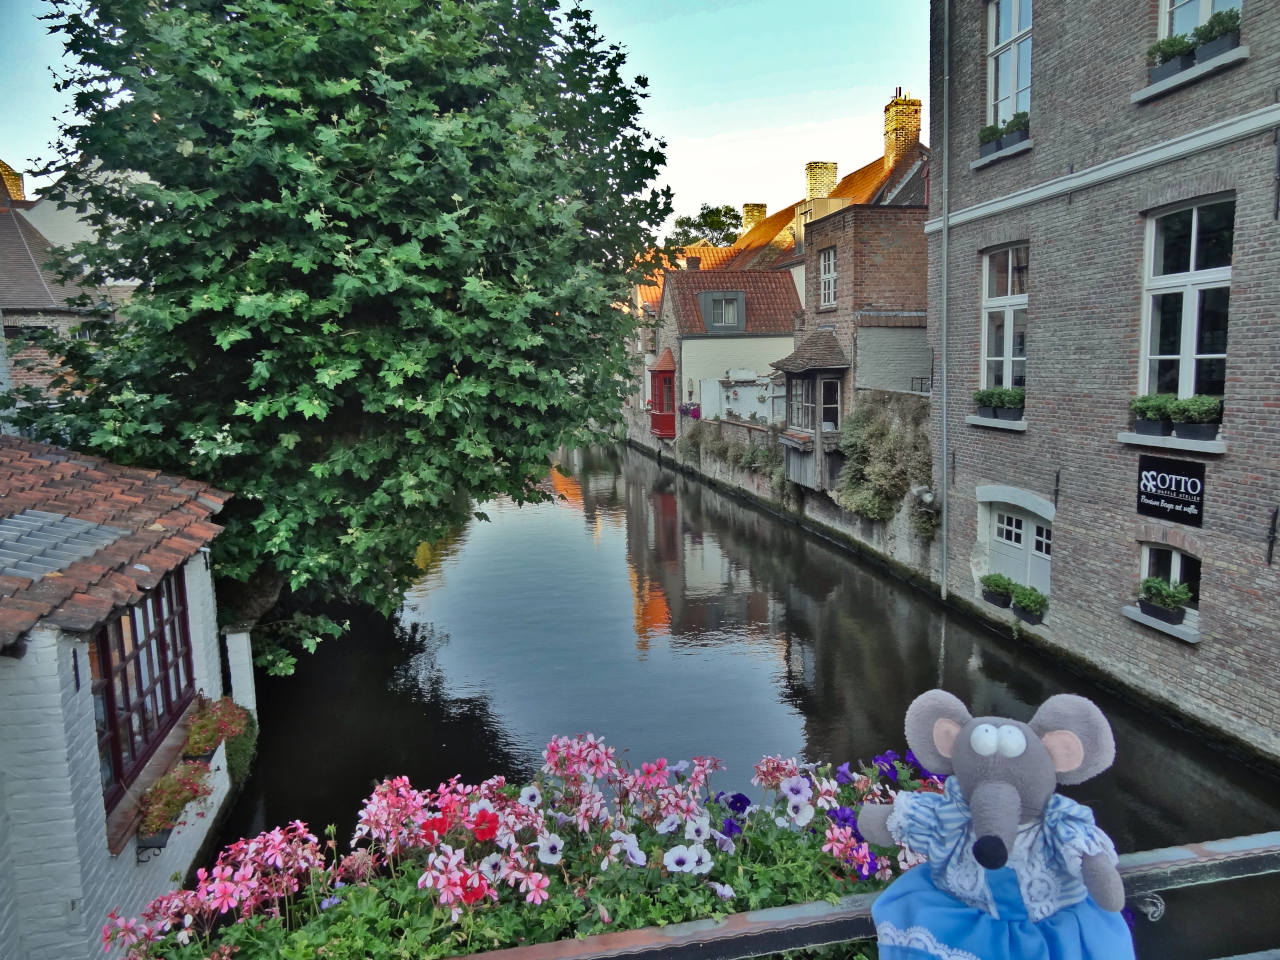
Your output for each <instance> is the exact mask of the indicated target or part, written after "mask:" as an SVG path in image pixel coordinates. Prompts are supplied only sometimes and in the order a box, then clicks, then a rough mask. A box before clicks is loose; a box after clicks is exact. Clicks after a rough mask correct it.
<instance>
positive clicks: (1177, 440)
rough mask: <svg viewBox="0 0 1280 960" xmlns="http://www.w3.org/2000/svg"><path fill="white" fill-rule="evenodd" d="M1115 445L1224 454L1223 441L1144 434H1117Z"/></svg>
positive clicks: (1224, 445) (1225, 450)
mask: <svg viewBox="0 0 1280 960" xmlns="http://www.w3.org/2000/svg"><path fill="white" fill-rule="evenodd" d="M1116 442H1117V443H1127V444H1129V446H1132V447H1156V448H1158V449H1161V450H1186V451H1188V452H1189V453H1226V452H1227V442H1226V441H1225V440H1184V439H1183V438H1182V437H1154V436H1151V435H1150V434H1146V433H1117V434H1116Z"/></svg>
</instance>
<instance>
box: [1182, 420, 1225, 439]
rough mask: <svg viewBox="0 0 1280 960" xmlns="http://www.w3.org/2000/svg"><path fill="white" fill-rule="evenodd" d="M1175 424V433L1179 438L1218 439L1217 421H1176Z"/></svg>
mask: <svg viewBox="0 0 1280 960" xmlns="http://www.w3.org/2000/svg"><path fill="white" fill-rule="evenodd" d="M1172 426H1173V435H1174V436H1175V437H1177V438H1178V439H1179V440H1217V439H1218V427H1219V424H1216V423H1175V424H1173V425H1172Z"/></svg>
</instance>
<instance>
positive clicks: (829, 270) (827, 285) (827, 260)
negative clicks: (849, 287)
mask: <svg viewBox="0 0 1280 960" xmlns="http://www.w3.org/2000/svg"><path fill="white" fill-rule="evenodd" d="M818 277H819V283H820V293H819V297H818V306H820V307H834V306H835V305H836V248H835V247H827V248H826V249H825V250H822V251H820V252H819V253H818Z"/></svg>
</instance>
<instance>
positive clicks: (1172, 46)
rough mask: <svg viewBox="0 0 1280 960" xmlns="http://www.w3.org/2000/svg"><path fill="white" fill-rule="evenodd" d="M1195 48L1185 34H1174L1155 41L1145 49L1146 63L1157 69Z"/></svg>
mask: <svg viewBox="0 0 1280 960" xmlns="http://www.w3.org/2000/svg"><path fill="white" fill-rule="evenodd" d="M1195 48H1196V47H1195V44H1194V43H1192V42H1191V38H1190V37H1188V36H1187V35H1186V34H1185V33H1175V34H1174V35H1173V36H1172V37H1165V38H1164V39H1163V40H1157V41H1156V42H1155V43H1153V44H1152V45H1151V46H1149V47H1147V62H1148V63H1150V64H1151V65H1152V66H1153V67H1158V66H1160V64H1162V63H1168V62H1169V61H1170V60H1176V59H1177V58H1178V57H1181V56H1185V55H1186V54H1188V53H1190V52H1191V51H1193V50H1194V49H1195Z"/></svg>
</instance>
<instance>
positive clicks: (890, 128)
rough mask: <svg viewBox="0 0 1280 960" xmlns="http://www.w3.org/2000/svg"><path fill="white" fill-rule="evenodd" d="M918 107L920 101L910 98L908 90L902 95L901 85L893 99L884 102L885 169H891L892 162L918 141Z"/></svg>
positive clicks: (896, 160)
mask: <svg viewBox="0 0 1280 960" xmlns="http://www.w3.org/2000/svg"><path fill="white" fill-rule="evenodd" d="M920 107H921V102H920V101H919V100H915V99H912V97H911V94H910V93H909V92H908V93H907V95H906V96H903V94H902V88H901V87H898V88H897V90H896V91H895V92H894V96H893V99H892V100H890V101H889V102H888V103H887V104H885V108H884V168H885V170H891V169H893V166H894V164H896V163H897V162H898V160H899V159H901V158H902V157H903V156H904V155H905V154H906V152H907V151H908V150H910V149H911V148H912V147H913V146H915V145H916V144H917V143H919V142H920Z"/></svg>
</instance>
